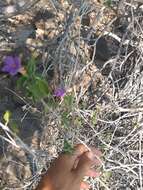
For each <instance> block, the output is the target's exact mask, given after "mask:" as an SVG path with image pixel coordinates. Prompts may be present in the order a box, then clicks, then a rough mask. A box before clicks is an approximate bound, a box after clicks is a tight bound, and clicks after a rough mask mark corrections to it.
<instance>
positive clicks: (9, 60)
mask: <svg viewBox="0 0 143 190" xmlns="http://www.w3.org/2000/svg"><path fill="white" fill-rule="evenodd" d="M21 67H22V66H21V60H20V58H19V57H18V56H6V58H5V60H4V66H3V68H2V69H1V70H2V71H3V72H8V73H9V74H10V75H12V76H13V75H16V74H17V73H18V72H19V70H20V69H21Z"/></svg>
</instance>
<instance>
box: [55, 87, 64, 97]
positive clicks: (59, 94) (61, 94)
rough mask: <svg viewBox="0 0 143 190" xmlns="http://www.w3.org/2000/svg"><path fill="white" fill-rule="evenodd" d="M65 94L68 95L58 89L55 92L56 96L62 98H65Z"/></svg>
mask: <svg viewBox="0 0 143 190" xmlns="http://www.w3.org/2000/svg"><path fill="white" fill-rule="evenodd" d="M65 93H66V91H65V89H63V88H58V89H56V90H55V92H54V96H56V97H60V98H62V97H64V95H65Z"/></svg>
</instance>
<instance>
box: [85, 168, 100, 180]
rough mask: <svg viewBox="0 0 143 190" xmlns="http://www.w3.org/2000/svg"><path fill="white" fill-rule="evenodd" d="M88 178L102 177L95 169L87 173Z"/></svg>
mask: <svg viewBox="0 0 143 190" xmlns="http://www.w3.org/2000/svg"><path fill="white" fill-rule="evenodd" d="M86 176H88V177H93V178H96V177H99V176H100V173H99V172H97V171H96V170H94V169H90V170H89V171H88V172H87V174H86Z"/></svg>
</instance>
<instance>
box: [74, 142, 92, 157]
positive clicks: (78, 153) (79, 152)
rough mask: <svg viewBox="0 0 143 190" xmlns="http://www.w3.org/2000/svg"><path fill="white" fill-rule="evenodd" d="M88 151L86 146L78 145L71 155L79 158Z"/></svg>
mask: <svg viewBox="0 0 143 190" xmlns="http://www.w3.org/2000/svg"><path fill="white" fill-rule="evenodd" d="M87 151H89V150H88V148H87V147H86V146H84V145H83V144H78V145H76V146H75V147H74V152H73V154H74V155H76V156H77V157H79V156H81V155H82V154H83V153H85V152H87Z"/></svg>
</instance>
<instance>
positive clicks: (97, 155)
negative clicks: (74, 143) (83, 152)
mask: <svg viewBox="0 0 143 190" xmlns="http://www.w3.org/2000/svg"><path fill="white" fill-rule="evenodd" d="M90 149H91V151H92V153H93V154H94V155H95V157H99V158H100V157H101V156H102V152H101V151H100V150H98V149H96V148H93V147H91V148H90Z"/></svg>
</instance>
